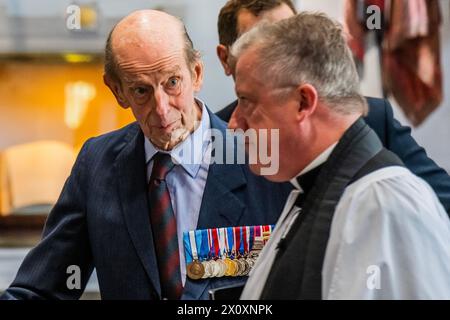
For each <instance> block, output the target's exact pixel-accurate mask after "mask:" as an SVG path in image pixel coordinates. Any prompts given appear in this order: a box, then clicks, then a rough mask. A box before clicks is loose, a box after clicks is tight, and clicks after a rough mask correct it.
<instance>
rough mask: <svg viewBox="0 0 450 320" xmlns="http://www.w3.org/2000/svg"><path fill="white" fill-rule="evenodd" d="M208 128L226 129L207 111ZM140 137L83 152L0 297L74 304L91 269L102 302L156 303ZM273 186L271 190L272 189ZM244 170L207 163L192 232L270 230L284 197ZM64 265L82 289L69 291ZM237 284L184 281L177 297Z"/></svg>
mask: <svg viewBox="0 0 450 320" xmlns="http://www.w3.org/2000/svg"><path fill="white" fill-rule="evenodd" d="M210 118H211V126H212V128H216V129H220V130H222V131H223V130H225V128H226V124H225V123H224V122H223V121H221V120H220V119H219V118H217V117H216V116H215V115H214V114H212V113H210ZM144 154H145V152H144V136H143V134H142V131H141V130H140V128H139V126H138V125H137V124H136V123H133V124H130V125H128V126H127V127H125V128H123V129H120V130H118V131H115V132H112V133H108V134H106V135H103V136H100V137H97V138H93V139H90V140H89V141H87V142H86V143H85V145H84V146H83V148H82V150H81V152H80V154H79V156H78V159H77V161H76V163H75V165H74V167H73V169H72V173H71V175H70V177H69V178H68V180H67V182H66V184H65V186H64V189H63V191H62V193H61V196H60V198H59V200H58V202H57V204H56V205H55V207H54V208H53V210H52V212H51V213H50V215H49V218H48V221H47V223H46V226H45V230H44V234H43V239H42V241H41V242H40V243H39V245H38V246H37V247H36V248H34V249H33V250H32V251H31V252H30V253H29V254H28V255H27V257H26V258H25V260H24V262H23V264H22V265H21V267H20V269H19V272H18V274H17V276H16V279H15V280H14V282H13V283H12V285H11V286H10V288H9V289H8V290H7V291H6V292H5V294H4V295H3V297H2V298H3V299H5V298H6V299H15V298H17V299H43V298H56V299H76V298H79V297H80V295H81V294H82V292H83V290H84V288H85V286H86V283H87V281H88V279H89V276H90V275H91V272H92V269H93V268H94V267H95V268H96V271H97V276H98V282H99V286H100V291H101V296H102V298H103V299H158V298H160V283H159V276H158V268H157V262H156V257H155V249H154V246H153V240H152V232H151V227H150V222H149V216H148V213H149V203H148V199H147V181H146V179H147V178H146V165H145V155H144ZM274 188H275V189H274ZM290 189H291V188H290V186H288V185H287V184H281V185H280V184H272V183H269V182H267V181H266V180H265V179H264V178H262V177H257V176H254V175H253V174H251V172H250V171H249V169H248V167H247V166H244V165H221V164H211V165H210V167H209V172H208V178H207V182H206V186H205V191H204V194H203V199H202V204H201V209H200V215H199V221H198V228H199V229H203V228H212V227H225V226H239V225H258V224H273V223H275V222H276V221H277V218H278V216H279V214H280V212H281V210H282V208H283V205H284V202H285V200H286V197H287V195H288V193H289V191H290ZM70 265H76V266H79V267H80V269H81V276H82V277H81V279H82V281H81V288H80V289H74V290H69V289H68V288H67V285H66V281H67V279H68V277H69V276H70V274H68V273H67V268H68V267H69V266H70ZM243 281H244V279H243V278H241V279H240V278H233V279H231V278H222V279H212V280H200V281H195V282H194V281H190V280H187V282H186V286H185V290H184V294H183V297H182V298H183V299H199V298H206V297H208V290H207V289H209V288H215V287H222V286H224V285H230V284H233V282H234V283H237V282H241V283H242V282H243Z"/></svg>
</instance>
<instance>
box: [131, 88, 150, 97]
mask: <svg viewBox="0 0 450 320" xmlns="http://www.w3.org/2000/svg"><path fill="white" fill-rule="evenodd" d="M147 92H148V90H147V88H144V87H137V88H134V94H135V95H136V96H138V97H142V96H144V95H145V94H147Z"/></svg>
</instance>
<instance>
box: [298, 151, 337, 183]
mask: <svg viewBox="0 0 450 320" xmlns="http://www.w3.org/2000/svg"><path fill="white" fill-rule="evenodd" d="M336 145H337V142H335V143H334V144H332V145H331V146H329V147H328V148H326V149H325V150H324V151H323V152H322V153H321V154H319V155H318V156H317V157H316V158H315V159H314V160H313V161H311V162H310V163H309V164H308V165H307V166H306V167H305V168H304V169H303V170H302V171H301V172H300V173H299V174H298V175H296V176H295V177H294V178H292V179H291V183H292V184H293V185H294V187H295V188H296V189H298V190H300V191H301V192H303V189H302V187H301V186H300V184H299V183H298V181H297V177H299V176H301V175H303V174H305V173H307V172H309V171H311V170H313V169H315V168H317V167H318V166H320V165H322V164H324V163H325V162H326V161H327V160H328V158H329V157H330V155H331V153H332V152H333V150H334V148H336Z"/></svg>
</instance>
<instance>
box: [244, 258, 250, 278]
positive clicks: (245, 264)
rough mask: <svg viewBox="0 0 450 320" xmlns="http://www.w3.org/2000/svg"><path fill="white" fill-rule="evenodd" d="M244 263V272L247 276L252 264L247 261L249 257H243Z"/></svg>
mask: <svg viewBox="0 0 450 320" xmlns="http://www.w3.org/2000/svg"><path fill="white" fill-rule="evenodd" d="M242 263H243V264H244V271H243V272H242V275H243V276H247V275H248V273H249V272H250V265H249V264H248V262H247V259H242Z"/></svg>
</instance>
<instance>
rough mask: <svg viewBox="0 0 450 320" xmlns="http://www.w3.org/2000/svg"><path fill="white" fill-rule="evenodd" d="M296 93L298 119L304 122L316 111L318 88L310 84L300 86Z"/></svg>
mask: <svg viewBox="0 0 450 320" xmlns="http://www.w3.org/2000/svg"><path fill="white" fill-rule="evenodd" d="M296 93H297V101H298V112H297V117H298V120H300V121H302V120H303V119H305V118H307V117H309V116H310V115H312V114H313V113H314V112H315V111H316V108H317V104H318V102H319V95H318V93H317V90H316V88H315V87H314V86H312V85H310V84H308V83H306V84H301V85H299V86H298V87H297V89H296Z"/></svg>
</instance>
